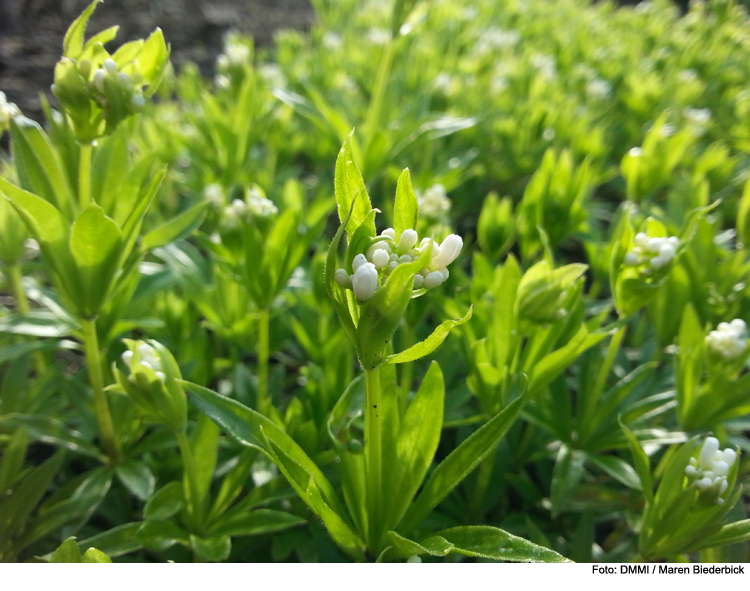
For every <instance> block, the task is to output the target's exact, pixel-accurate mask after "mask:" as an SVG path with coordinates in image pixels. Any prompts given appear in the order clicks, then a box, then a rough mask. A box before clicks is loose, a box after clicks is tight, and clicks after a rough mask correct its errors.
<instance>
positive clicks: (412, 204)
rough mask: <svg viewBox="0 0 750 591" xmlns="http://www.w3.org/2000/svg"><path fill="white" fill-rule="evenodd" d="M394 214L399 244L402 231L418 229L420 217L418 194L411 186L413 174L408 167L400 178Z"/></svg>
mask: <svg viewBox="0 0 750 591" xmlns="http://www.w3.org/2000/svg"><path fill="white" fill-rule="evenodd" d="M393 215H394V217H395V225H394V226H395V227H394V229H395V230H396V243H397V244H398V241H399V238H401V232H403V231H404V230H416V228H417V219H418V217H419V214H418V208H417V196H416V195H415V194H414V188H413V187H412V186H411V176H410V175H409V169H408V168H405V169H404V172H402V173H401V176H400V177H399V178H398V185H397V186H396V204H395V207H394V212H393Z"/></svg>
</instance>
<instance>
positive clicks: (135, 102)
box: [130, 94, 146, 111]
mask: <svg viewBox="0 0 750 591" xmlns="http://www.w3.org/2000/svg"><path fill="white" fill-rule="evenodd" d="M145 104H146V99H144V98H143V97H142V96H141V95H140V94H136V95H135V96H134V97H133V98H132V99H130V108H131V109H133V111H140V110H141V109H143V105H145Z"/></svg>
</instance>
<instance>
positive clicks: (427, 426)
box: [181, 134, 565, 562]
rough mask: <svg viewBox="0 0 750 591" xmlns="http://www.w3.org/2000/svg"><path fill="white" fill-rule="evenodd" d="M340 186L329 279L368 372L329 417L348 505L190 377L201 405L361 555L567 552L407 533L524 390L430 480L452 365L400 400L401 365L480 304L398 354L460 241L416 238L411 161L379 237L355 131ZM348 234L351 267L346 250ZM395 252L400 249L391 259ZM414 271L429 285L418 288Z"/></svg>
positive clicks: (286, 446) (261, 428)
mask: <svg viewBox="0 0 750 591" xmlns="http://www.w3.org/2000/svg"><path fill="white" fill-rule="evenodd" d="M335 188H336V200H337V202H338V210H339V218H340V221H341V225H340V227H339V230H338V232H337V233H336V235H335V237H334V239H333V241H332V242H331V245H330V247H329V251H328V256H327V262H326V284H327V289H328V292H329V294H330V296H331V299H332V300H333V302H334V306H335V308H336V311H337V313H338V316H339V319H340V321H341V324H342V326H343V327H344V330H345V332H346V334H347V335H348V336H349V338H350V340H351V342H352V344H353V345H354V347H355V349H356V352H357V356H358V358H359V361H360V364H361V366H362V368H363V369H364V372H365V376H364V380H363V379H362V378H361V377H358V378H355V380H354V381H353V382H352V383H351V384H350V385H349V387H348V388H347V389H346V391H345V392H344V393H343V395H342V396H341V398H340V399H339V401H338V403H337V404H336V406H335V407H334V409H333V411H332V412H331V414H330V416H329V418H328V431H329V435H330V437H331V440H332V442H333V444H334V446H335V449H336V453H337V455H338V458H339V460H340V470H341V489H342V490H341V492H342V493H343V501H344V502H343V504H342V503H341V500H340V497H339V494H338V493H337V491H336V490H335V489H334V487H333V486H332V485H331V483H330V482H329V480H328V478H327V477H326V476H325V475H324V474H323V472H322V470H321V468H320V467H319V466H318V465H317V464H316V463H315V462H314V461H313V460H311V459H310V458H309V457H308V456H307V455H306V454H305V453H304V452H303V450H302V448H301V447H300V446H299V445H298V444H297V443H296V442H295V441H294V440H293V439H292V438H291V437H289V435H287V434H286V433H285V432H284V431H283V430H282V429H281V428H280V427H279V426H278V425H277V424H275V423H274V422H273V421H271V420H270V419H268V418H266V417H264V416H263V415H261V414H259V413H257V412H255V411H253V410H251V409H249V408H247V407H244V406H243V405H241V404H239V403H238V402H235V401H233V400H230V399H227V398H226V397H223V396H220V395H218V394H216V393H214V392H212V391H211V390H208V389H206V388H203V387H201V386H198V385H196V384H192V383H189V382H181V383H182V384H184V386H185V387H186V389H188V390H189V391H190V392H191V393H192V395H193V396H192V400H193V402H194V403H195V404H196V406H198V407H199V408H200V409H201V410H202V411H203V412H205V413H206V414H207V415H208V416H209V417H211V418H212V419H213V420H214V421H215V422H216V423H217V424H219V425H220V426H221V427H222V428H224V429H225V430H226V431H227V432H228V433H229V434H230V435H231V436H233V437H234V438H235V439H237V440H238V441H239V442H240V443H243V444H244V445H247V446H249V447H255V448H258V449H260V450H261V451H262V452H263V453H264V454H266V455H267V456H268V457H269V458H270V459H271V460H272V461H273V462H275V463H276V464H277V465H278V466H279V468H280V470H281V471H282V473H283V474H284V476H285V477H286V478H287V480H288V481H289V483H290V484H291V485H292V487H293V488H294V489H295V491H296V492H297V494H299V496H300V497H301V498H302V499H303V500H304V501H305V502H306V503H307V504H308V506H309V507H310V508H311V509H312V511H313V512H314V513H315V514H317V515H318V516H319V517H320V518H321V519H322V520H323V523H324V524H325V526H326V528H327V529H328V532H329V533H330V535H331V537H332V538H333V539H334V541H335V542H336V543H337V544H338V545H339V546H340V547H341V548H342V549H343V550H344V551H345V552H347V553H348V554H349V555H350V556H351V557H352V558H354V559H355V560H365V559H370V560H374V559H376V558H377V560H378V561H382V560H395V559H408V558H411V557H415V556H418V555H420V554H429V555H432V556H445V555H447V554H449V553H451V552H456V553H460V554H464V555H467V556H480V557H486V558H493V559H498V560H515V561H539V562H559V561H564V560H565V559H564V558H563V557H562V556H560V555H559V554H557V553H555V552H553V551H552V550H548V549H546V548H543V547H540V546H536V545H534V544H532V543H531V542H528V541H526V540H524V539H522V538H518V537H516V536H513V535H511V534H509V533H507V532H505V531H503V530H500V529H497V528H493V527H487V526H468V527H454V528H450V529H447V530H443V531H439V532H437V533H432V534H427V535H424V532H423V533H422V535H420V536H419V537H418V538H417V539H419V541H418V542H417V541H414V540H413V539H410V538H408V537H406V536H413V535H414V534H415V530H417V529H418V527H419V526H420V524H421V523H422V521H423V520H424V518H425V517H427V516H428V515H429V513H430V512H431V511H432V509H434V508H435V507H436V506H437V505H438V504H439V503H440V502H441V501H442V500H443V499H444V498H445V497H446V496H447V495H448V493H450V491H451V490H452V489H453V488H454V487H455V486H456V485H457V484H458V483H459V482H460V481H461V480H463V479H464V478H465V477H466V476H467V475H468V474H469V473H470V472H471V471H472V470H473V469H474V468H475V467H476V466H477V465H478V464H479V463H480V462H481V461H482V460H483V459H484V458H485V457H487V455H488V454H489V453H491V452H492V450H493V449H494V448H495V446H496V445H497V443H498V442H499V441H500V439H501V438H502V437H503V435H504V434H505V433H506V432H507V430H508V429H509V428H510V426H511V424H512V423H513V422H514V420H515V419H516V418H517V417H518V414H519V411H520V409H521V405H522V404H523V399H522V398H521V397H519V398H517V399H515V400H514V401H512V402H510V403H509V404H508V406H507V407H506V408H505V409H503V410H502V411H501V412H499V413H498V414H497V415H495V416H494V417H493V418H491V419H490V420H489V421H488V422H487V423H486V424H485V425H483V426H482V427H480V428H479V429H478V430H477V431H476V432H475V433H474V434H472V435H471V436H469V437H468V438H467V439H466V440H465V441H464V442H463V443H462V444H461V445H459V446H458V447H457V448H456V449H455V450H454V451H453V452H452V453H451V454H450V455H449V456H448V457H447V458H445V459H444V460H443V461H442V462H441V463H440V464H439V465H438V466H437V467H436V468H435V469H434V470H433V471H432V474H431V475H430V476H429V478H427V479H426V481H425V482H423V480H424V479H425V476H426V475H427V472H428V470H429V468H430V466H431V464H432V460H433V456H434V455H435V452H436V451H437V446H438V442H439V441H440V434H441V430H442V425H443V399H444V385H443V375H442V372H441V370H440V367H439V366H438V365H437V363H435V362H433V363H432V365H431V366H430V369H429V370H428V372H427V374H426V376H425V378H424V380H423V381H422V384H421V386H420V388H419V390H418V391H417V393H416V395H415V396H414V398H413V399H412V400H411V402H410V403H409V404H408V406H406V408H404V409H401V408H400V405H399V400H398V394H397V387H396V376H395V370H394V364H396V363H411V362H413V361H414V360H416V359H418V358H420V357H423V356H425V355H428V354H429V353H431V352H432V351H434V350H435V349H436V348H437V347H438V346H439V345H440V344H441V343H442V342H443V341H444V340H445V338H446V337H447V335H448V333H449V331H450V330H451V328H453V327H454V326H457V325H459V324H462V323H464V322H466V321H467V320H469V318H470V316H471V309H470V310H469V311H468V312H467V314H466V315H465V316H464V318H461V319H459V320H449V321H447V322H444V323H443V324H441V325H440V326H439V327H438V328H437V329H435V331H434V332H433V333H432V335H431V336H430V337H428V338H427V339H425V340H424V341H422V342H421V343H418V344H416V345H414V346H412V347H410V348H408V349H406V350H405V351H402V352H400V353H392V350H393V346H392V338H393V334H394V332H395V330H396V328H397V327H398V325H399V323H400V322H401V320H402V317H403V315H404V312H405V310H406V308H407V306H408V304H409V302H410V301H411V299H412V298H414V297H418V296H420V295H422V294H423V293H424V291H425V290H426V289H429V288H436V287H437V286H438V285H440V284H441V283H442V282H443V281H444V278H445V276H446V273H447V272H444V271H443V270H444V269H445V268H446V267H447V265H449V264H450V263H451V262H453V261H454V260H455V259H456V257H457V256H458V254H459V252H460V249H461V243H462V241H461V238H460V237H458V236H455V235H453V236H449V237H448V238H446V239H445V240H444V241H443V242H442V243H441V244H440V245H437V244H435V243H434V242H433V241H432V240H429V239H428V240H424V241H423V242H422V243H421V245H420V247H419V248H415V246H416V243H417V238H418V237H417V236H416V232H415V230H414V228H415V227H416V223H417V217H418V211H417V199H416V196H415V194H414V191H413V189H412V187H411V183H410V180H409V172H408V171H404V173H403V174H402V175H401V178H400V180H399V183H398V187H397V190H396V202H395V208H394V211H395V220H394V221H395V223H394V227H393V228H392V229H388V230H385V231H384V232H382V233H381V234H380V235H378V234H377V233H376V230H375V217H376V214H377V213H378V212H377V210H373V209H371V206H370V201H369V197H368V196H367V191H366V188H365V185H364V181H363V179H362V176H361V175H360V173H359V169H358V168H357V166H356V164H355V162H354V157H353V149H352V135H351V134H350V135H349V137H348V138H347V139H346V141H345V143H344V146H343V147H342V149H341V152H340V153H339V156H338V159H337V162H336V174H335ZM345 232H346V233H347V237H348V240H347V242H348V244H347V249H346V256H345V262H344V264H343V266H342V265H340V264H339V262H338V260H337V257H338V250H339V246H340V243H341V239H342V237H343V235H344V233H345ZM389 251H390V252H389ZM393 256H396V257H397V258H396V259H395V260H391V257H393ZM416 277H420V278H421V283H422V284H421V287H418V288H416V289H415V278H416ZM416 281H417V285H418V284H419V281H420V280H419V279H417V280H416ZM363 382H364V384H363ZM363 386H364V387H363ZM362 415H364V425H362V420H361V418H362ZM362 431H363V433H362ZM362 434H363V436H364V445H363V443H362V439H361V437H362ZM420 488H421V491H420ZM418 491H420V492H419V494H417V493H418Z"/></svg>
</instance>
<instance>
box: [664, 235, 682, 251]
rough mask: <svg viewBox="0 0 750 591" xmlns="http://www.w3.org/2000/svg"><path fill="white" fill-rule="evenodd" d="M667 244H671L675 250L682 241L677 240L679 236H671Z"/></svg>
mask: <svg viewBox="0 0 750 591" xmlns="http://www.w3.org/2000/svg"><path fill="white" fill-rule="evenodd" d="M667 242H669V244H671V245H672V246H673V247H674V248H677V246H678V245H679V244H680V239H679V238H677V236H670V237H669V238H667Z"/></svg>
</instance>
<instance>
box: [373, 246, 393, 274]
mask: <svg viewBox="0 0 750 591" xmlns="http://www.w3.org/2000/svg"><path fill="white" fill-rule="evenodd" d="M370 260H371V261H372V264H373V265H375V268H376V269H378V270H380V269H382V268H383V267H385V266H387V265H388V263H389V262H390V257H389V255H388V253H387V252H386V251H385V250H383V249H382V248H379V249H378V250H376V251H375V252H374V253H373V254H372V257H371V259H370Z"/></svg>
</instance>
